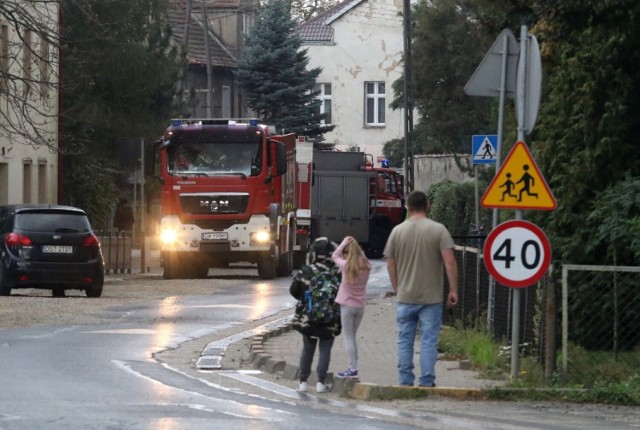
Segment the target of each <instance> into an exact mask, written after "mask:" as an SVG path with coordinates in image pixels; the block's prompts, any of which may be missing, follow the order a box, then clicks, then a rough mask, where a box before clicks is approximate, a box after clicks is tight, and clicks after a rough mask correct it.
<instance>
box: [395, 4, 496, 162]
mask: <svg viewBox="0 0 640 430" xmlns="http://www.w3.org/2000/svg"><path fill="white" fill-rule="evenodd" d="M412 19H413V21H414V22H415V24H414V29H413V43H412V66H413V67H412V76H413V83H412V89H413V103H414V106H415V107H416V109H417V110H418V112H419V121H418V122H417V123H416V127H415V135H414V142H416V146H415V148H414V151H413V152H414V153H416V154H417V153H420V152H418V149H420V151H421V152H422V153H427V154H433V153H456V152H468V151H469V145H470V143H469V142H470V139H471V136H472V135H473V134H478V133H487V132H489V131H491V130H494V129H495V124H496V123H495V122H492V121H490V120H491V118H492V115H491V112H492V103H491V100H490V99H487V98H483V97H469V96H467V95H465V94H464V85H465V84H466V83H467V81H468V80H469V78H470V77H471V75H472V74H473V71H474V70H475V68H476V67H477V66H478V64H479V63H480V61H481V60H482V57H483V55H484V53H485V52H486V50H487V49H488V47H489V46H490V44H491V39H490V37H488V35H487V34H486V33H484V32H483V31H482V30H483V29H482V27H481V26H480V25H479V23H478V20H477V19H476V16H475V14H474V13H473V12H472V10H471V9H470V8H469V7H468V6H467V5H466V2H465V1H462V0H434V1H429V2H419V3H418V4H417V5H416V6H415V7H414V9H413V12H412ZM394 92H395V100H394V102H393V104H392V107H400V106H402V100H401V97H402V94H403V91H402V81H398V82H396V83H395V84H394Z"/></svg>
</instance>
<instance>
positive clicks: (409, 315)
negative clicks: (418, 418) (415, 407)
mask: <svg viewBox="0 0 640 430" xmlns="http://www.w3.org/2000/svg"><path fill="white" fill-rule="evenodd" d="M396 322H397V325H398V374H399V377H400V385H409V386H412V385H413V382H414V379H415V376H414V374H413V345H414V343H415V340H416V330H417V327H418V322H419V323H420V378H419V383H420V385H423V386H427V387H431V386H433V385H434V384H435V380H436V360H437V359H438V335H439V334H440V326H441V325H442V303H434V304H430V305H417V304H411V303H398V306H397V310H396Z"/></svg>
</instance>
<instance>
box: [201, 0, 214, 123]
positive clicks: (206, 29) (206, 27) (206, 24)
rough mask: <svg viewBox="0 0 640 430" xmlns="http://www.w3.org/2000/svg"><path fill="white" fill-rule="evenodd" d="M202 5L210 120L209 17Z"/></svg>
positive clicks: (211, 78)
mask: <svg viewBox="0 0 640 430" xmlns="http://www.w3.org/2000/svg"><path fill="white" fill-rule="evenodd" d="M201 5H202V20H203V21H204V22H203V24H204V49H205V51H206V52H207V118H212V111H211V106H213V74H212V70H211V49H210V48H209V17H208V16H207V8H206V6H205V2H202V3H201Z"/></svg>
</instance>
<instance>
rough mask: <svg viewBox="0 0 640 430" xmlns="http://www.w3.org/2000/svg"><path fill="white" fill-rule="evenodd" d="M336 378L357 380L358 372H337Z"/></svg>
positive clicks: (348, 370) (349, 370)
mask: <svg viewBox="0 0 640 430" xmlns="http://www.w3.org/2000/svg"><path fill="white" fill-rule="evenodd" d="M338 378H342V379H358V371H357V370H352V369H347V370H345V371H344V372H338Z"/></svg>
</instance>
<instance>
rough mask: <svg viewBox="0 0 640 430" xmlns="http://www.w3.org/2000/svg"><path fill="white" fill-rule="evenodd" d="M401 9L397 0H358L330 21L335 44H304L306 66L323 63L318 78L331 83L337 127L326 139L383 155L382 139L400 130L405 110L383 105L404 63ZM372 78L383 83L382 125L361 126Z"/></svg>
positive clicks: (398, 135)
mask: <svg viewBox="0 0 640 430" xmlns="http://www.w3.org/2000/svg"><path fill="white" fill-rule="evenodd" d="M401 11H402V2H401V1H396V2H394V1H392V0H368V1H363V2H362V3H360V4H359V5H358V6H356V7H355V8H353V9H351V10H350V11H349V12H347V13H346V14H344V15H342V16H341V17H340V18H338V19H337V20H336V21H334V22H333V23H332V24H331V26H332V27H333V28H334V42H335V45H331V46H327V45H305V46H304V48H308V52H309V58H310V64H309V68H313V67H322V69H323V70H322V73H321V74H320V76H319V77H318V79H317V82H318V83H331V86H332V93H333V94H332V123H333V124H335V125H336V128H335V129H334V131H332V132H330V133H327V134H325V139H326V141H327V142H333V143H335V144H337V145H338V148H339V149H346V148H347V147H348V146H353V145H355V146H359V147H360V150H361V151H364V152H366V153H369V154H372V155H373V159H374V161H376V160H377V157H378V156H381V155H382V146H383V144H384V143H385V142H386V141H388V140H391V139H396V138H402V137H403V136H404V126H403V123H404V121H403V118H404V112H403V111H402V110H398V111H392V110H391V109H390V108H389V107H388V105H389V103H390V102H391V100H392V97H393V92H392V89H391V86H392V84H393V82H394V81H395V80H397V79H398V78H399V77H400V76H401V74H402V68H403V66H402V63H401V60H402V53H403V38H402V34H403V27H402V17H401V16H400V15H399V12H401ZM374 81H384V82H385V83H386V100H385V105H386V118H385V126H384V127H366V126H365V118H364V112H365V110H364V106H365V93H364V83H365V82H374ZM376 165H379V163H376Z"/></svg>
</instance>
